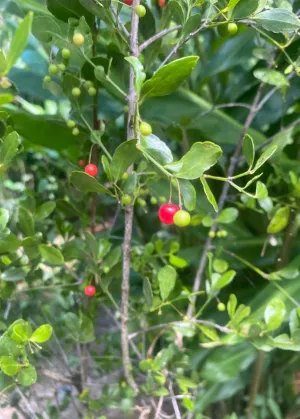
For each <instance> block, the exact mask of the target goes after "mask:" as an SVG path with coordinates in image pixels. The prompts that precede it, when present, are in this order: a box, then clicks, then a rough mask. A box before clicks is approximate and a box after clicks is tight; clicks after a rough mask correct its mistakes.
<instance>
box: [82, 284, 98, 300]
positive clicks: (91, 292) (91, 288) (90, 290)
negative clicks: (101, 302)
mask: <svg viewBox="0 0 300 419" xmlns="http://www.w3.org/2000/svg"><path fill="white" fill-rule="evenodd" d="M84 293H85V295H86V296H87V297H93V296H94V295H95V294H96V287H94V285H88V286H87V287H85V289H84Z"/></svg>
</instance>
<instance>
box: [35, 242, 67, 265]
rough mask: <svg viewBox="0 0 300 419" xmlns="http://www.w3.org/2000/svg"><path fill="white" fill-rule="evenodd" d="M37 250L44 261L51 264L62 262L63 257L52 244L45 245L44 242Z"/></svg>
mask: <svg viewBox="0 0 300 419" xmlns="http://www.w3.org/2000/svg"><path fill="white" fill-rule="evenodd" d="M39 250H40V252H41V256H42V258H43V259H44V261H45V262H46V263H50V264H51V265H62V264H63V263H64V257H63V255H62V253H61V252H60V250H58V249H56V248H55V247H52V246H47V245H46V244H40V245H39Z"/></svg>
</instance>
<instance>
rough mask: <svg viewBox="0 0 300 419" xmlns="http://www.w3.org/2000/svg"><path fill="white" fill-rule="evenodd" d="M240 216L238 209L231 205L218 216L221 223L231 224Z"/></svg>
mask: <svg viewBox="0 0 300 419" xmlns="http://www.w3.org/2000/svg"><path fill="white" fill-rule="evenodd" d="M238 216H239V212H238V210H237V209H236V208H233V207H230V208H226V209H224V210H223V211H222V212H221V214H220V215H219V216H218V218H217V220H218V222H219V223H221V224H231V223H233V222H234V221H235V220H236V219H237V218H238Z"/></svg>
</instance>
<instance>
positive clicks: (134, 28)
mask: <svg viewBox="0 0 300 419" xmlns="http://www.w3.org/2000/svg"><path fill="white" fill-rule="evenodd" d="M139 2H140V0H134V1H133V5H132V17H131V33H130V48H131V52H132V54H133V56H135V57H137V58H138V56H139V47H138V29H139V18H138V15H137V14H136V13H135V11H134V9H135V7H136V6H137V5H138V4H139ZM136 106H137V105H136V92H135V87H134V72H133V69H132V67H130V76H129V94H128V122H127V140H130V139H131V138H134V133H135V115H136ZM132 170H133V167H132V166H131V167H130V168H129V169H128V171H129V172H131V171H132ZM132 223H133V206H132V205H130V206H128V207H127V208H126V210H125V232H124V243H123V277H122V301H121V314H122V318H121V346H122V360H123V368H124V374H125V377H126V380H127V383H128V384H129V385H130V387H131V388H132V389H133V390H134V391H135V392H136V393H138V386H137V384H136V382H135V381H134V378H133V375H132V364H131V360H130V355H129V340H128V305H129V290H130V286H129V279H130V251H131V238H132Z"/></svg>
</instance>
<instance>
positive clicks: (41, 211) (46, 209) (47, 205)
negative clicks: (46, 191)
mask: <svg viewBox="0 0 300 419" xmlns="http://www.w3.org/2000/svg"><path fill="white" fill-rule="evenodd" d="M55 207H56V204H55V202H53V201H48V202H44V203H43V204H42V205H40V206H39V207H38V208H37V210H36V213H35V214H34V218H35V220H37V221H41V220H44V219H45V218H48V217H49V215H51V214H52V212H53V211H54V210H55Z"/></svg>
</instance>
